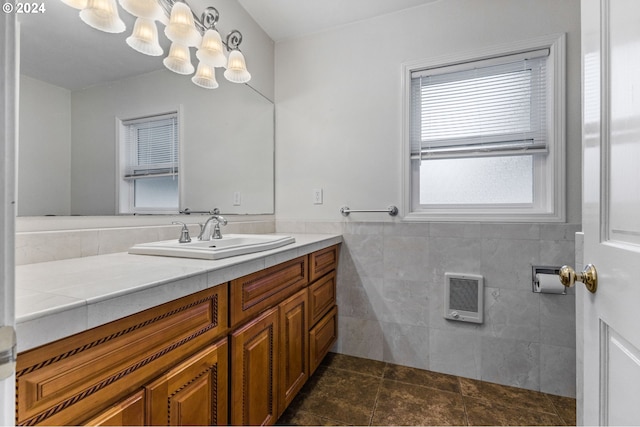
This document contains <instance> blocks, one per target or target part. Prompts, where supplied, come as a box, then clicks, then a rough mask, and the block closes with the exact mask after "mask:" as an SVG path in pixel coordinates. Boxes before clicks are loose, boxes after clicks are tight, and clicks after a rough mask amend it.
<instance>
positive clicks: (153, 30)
mask: <svg viewBox="0 0 640 427" xmlns="http://www.w3.org/2000/svg"><path fill="white" fill-rule="evenodd" d="M126 41H127V44H128V45H129V46H131V47H132V48H134V49H135V50H137V51H138V52H140V53H144V54H145V55H149V56H160V55H162V54H163V53H164V51H163V50H162V47H160V43H159V42H158V28H157V27H156V23H155V22H154V21H152V20H151V19H146V18H138V19H136V23H135V24H134V25H133V33H131V35H130V36H129V37H127V40H126Z"/></svg>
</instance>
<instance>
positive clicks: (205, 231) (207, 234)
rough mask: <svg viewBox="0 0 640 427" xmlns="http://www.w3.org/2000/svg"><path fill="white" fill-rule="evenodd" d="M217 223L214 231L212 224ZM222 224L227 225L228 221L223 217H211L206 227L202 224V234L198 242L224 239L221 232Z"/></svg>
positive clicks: (205, 224)
mask: <svg viewBox="0 0 640 427" xmlns="http://www.w3.org/2000/svg"><path fill="white" fill-rule="evenodd" d="M212 221H215V224H214V225H213V229H212V228H211V222H212ZM220 224H222V225H227V220H226V219H225V217H223V216H222V215H217V214H216V215H211V216H210V217H209V218H208V219H207V221H206V222H205V223H204V225H202V224H200V234H199V235H198V240H211V239H222V232H221V231H220Z"/></svg>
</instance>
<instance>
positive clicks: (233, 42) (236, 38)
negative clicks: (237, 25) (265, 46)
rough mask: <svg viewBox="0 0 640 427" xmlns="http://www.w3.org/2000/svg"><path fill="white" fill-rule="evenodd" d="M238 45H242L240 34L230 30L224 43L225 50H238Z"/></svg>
mask: <svg viewBox="0 0 640 427" xmlns="http://www.w3.org/2000/svg"><path fill="white" fill-rule="evenodd" d="M240 43H242V33H241V32H240V31H238V30H231V32H230V33H229V34H227V39H226V42H225V45H226V46H227V50H228V51H232V50H240Z"/></svg>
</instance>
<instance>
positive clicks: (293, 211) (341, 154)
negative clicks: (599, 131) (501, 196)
mask: <svg viewBox="0 0 640 427" xmlns="http://www.w3.org/2000/svg"><path fill="white" fill-rule="evenodd" d="M560 32H566V33H568V37H567V136H568V137H567V141H568V144H567V159H568V164H567V182H568V189H569V190H568V209H567V212H568V217H567V218H568V222H574V223H577V222H580V218H581V214H580V203H581V199H580V192H581V185H580V173H581V172H580V158H581V157H580V156H581V155H580V153H581V151H580V149H581V148H580V147H581V143H580V21H579V2H578V1H577V0H563V1H556V0H536V1H531V0H446V1H439V2H435V3H431V4H427V5H424V6H420V7H416V8H413V9H409V10H406V11H401V12H399V13H395V14H391V15H386V16H382V17H379V18H375V19H370V20H366V21H362V22H358V23H356V24H353V25H347V26H343V27H340V28H338V29H335V30H331V31H327V32H322V33H318V34H314V35H311V36H307V37H301V38H298V39H292V40H287V41H283V42H279V43H278V44H277V45H276V104H277V107H276V108H277V110H276V111H277V112H276V116H277V128H276V129H277V133H276V141H277V149H276V153H277V157H276V158H277V165H278V166H277V174H276V197H277V198H276V207H277V211H276V213H277V217H278V219H285V220H288V219H304V220H340V219H341V216H340V214H339V212H338V210H339V208H340V206H342V205H348V206H350V207H351V208H354V209H366V208H386V207H387V206H388V205H391V204H395V205H398V206H400V205H401V194H402V193H401V190H402V188H401V157H400V155H401V151H402V150H401V143H402V140H401V138H402V115H401V111H402V105H401V103H402V88H401V84H400V79H401V64H402V63H403V62H407V61H412V60H418V59H423V58H431V57H436V56H441V55H445V54H451V53H455V52H467V51H473V49H476V48H483V47H487V46H494V45H499V44H504V43H507V42H510V41H515V40H526V39H527V38H533V37H537V36H541V35H546V34H553V33H560ZM318 187H322V188H323V189H324V204H323V205H313V204H312V201H311V194H312V189H313V188H318ZM360 218H362V217H360ZM388 218H389V217H388V215H385V214H381V215H377V216H374V215H369V216H367V217H366V220H376V219H377V220H387V219H388Z"/></svg>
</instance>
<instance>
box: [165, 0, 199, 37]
mask: <svg viewBox="0 0 640 427" xmlns="http://www.w3.org/2000/svg"><path fill="white" fill-rule="evenodd" d="M164 34H165V35H166V36H167V38H168V39H169V40H171V41H172V42H176V43H180V44H181V45H183V46H187V47H189V46H198V45H199V44H200V42H202V36H201V35H200V33H199V32H198V30H196V25H195V23H194V21H193V14H192V13H191V9H189V6H187V5H186V4H184V3H181V2H179V1H177V2H176V3H175V4H174V5H173V7H172V8H171V18H170V19H169V24H168V25H167V26H166V27H165V29H164Z"/></svg>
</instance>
